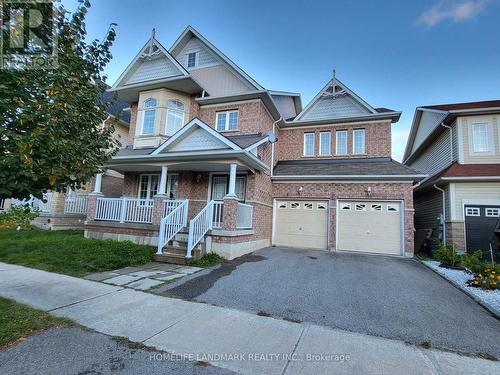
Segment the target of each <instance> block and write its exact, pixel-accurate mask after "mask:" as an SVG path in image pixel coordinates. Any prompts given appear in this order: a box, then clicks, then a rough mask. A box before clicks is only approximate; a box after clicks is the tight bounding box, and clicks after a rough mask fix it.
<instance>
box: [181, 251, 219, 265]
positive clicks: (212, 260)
mask: <svg viewBox="0 0 500 375" xmlns="http://www.w3.org/2000/svg"><path fill="white" fill-rule="evenodd" d="M223 261H224V258H223V257H221V256H220V255H217V254H216V253H208V254H205V255H203V256H202V257H201V258H200V259H198V260H194V261H192V262H190V263H189V265H190V266H196V267H212V266H215V265H216V264H219V263H222V262H223Z"/></svg>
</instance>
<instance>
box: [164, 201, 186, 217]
mask: <svg viewBox="0 0 500 375" xmlns="http://www.w3.org/2000/svg"><path fill="white" fill-rule="evenodd" d="M184 201H185V199H175V200H174V199H169V200H164V201H163V217H165V216H167V215H168V214H169V213H171V212H172V211H173V210H175V209H176V208H177V207H179V206H180V205H181V204H183V203H184Z"/></svg>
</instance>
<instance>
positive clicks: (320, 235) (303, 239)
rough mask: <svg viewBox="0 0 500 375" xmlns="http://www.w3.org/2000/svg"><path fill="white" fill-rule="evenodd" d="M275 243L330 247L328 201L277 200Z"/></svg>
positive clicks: (278, 244) (318, 247) (306, 246)
mask: <svg viewBox="0 0 500 375" xmlns="http://www.w3.org/2000/svg"><path fill="white" fill-rule="evenodd" d="M275 215H276V218H275V231H274V245H277V246H288V247H301V248H312V249H323V250H326V249H327V248H328V201H312V200H311V201H300V200H282V201H281V200H280V201H277V202H276V210H275Z"/></svg>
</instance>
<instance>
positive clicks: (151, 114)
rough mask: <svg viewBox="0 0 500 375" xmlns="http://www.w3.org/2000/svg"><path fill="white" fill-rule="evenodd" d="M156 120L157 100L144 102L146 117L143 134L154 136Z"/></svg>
mask: <svg viewBox="0 0 500 375" xmlns="http://www.w3.org/2000/svg"><path fill="white" fill-rule="evenodd" d="M155 119H156V99H154V98H149V99H146V100H145V101H144V117H143V121H142V134H153V133H154V130H155Z"/></svg>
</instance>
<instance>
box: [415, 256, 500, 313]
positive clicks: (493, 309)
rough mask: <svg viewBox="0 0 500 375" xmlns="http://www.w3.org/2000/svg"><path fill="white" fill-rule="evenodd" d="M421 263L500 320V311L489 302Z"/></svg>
mask: <svg viewBox="0 0 500 375" xmlns="http://www.w3.org/2000/svg"><path fill="white" fill-rule="evenodd" d="M420 263H422V264H423V265H424V266H426V267H427V268H428V269H430V270H431V271H432V272H434V273H435V274H437V275H439V276H441V277H442V278H443V279H445V280H446V281H448V282H449V283H450V284H451V285H453V286H454V287H455V288H457V289H458V290H460V291H462V292H463V293H465V294H467V295H468V296H469V297H470V298H472V299H473V300H474V301H475V302H476V303H477V304H479V305H481V306H482V307H483V308H485V309H486V310H488V312H490V313H491V315H493V316H494V317H495V318H497V319H498V320H500V311H498V310H497V309H495V308H494V307H493V306H491V305H490V304H489V303H487V302H484V301H483V300H482V299H480V298H479V297H477V296H476V295H475V294H472V293H471V292H469V291H468V290H467V289H465V288H464V287H463V286H462V285H460V284H459V283H457V282H456V281H454V280H450V279H448V278H447V277H446V276H444V275H442V274H440V273H439V272H438V271H436V270H435V269H434V268H432V267H431V266H430V265H428V264H427V263H425V262H423V261H420Z"/></svg>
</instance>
